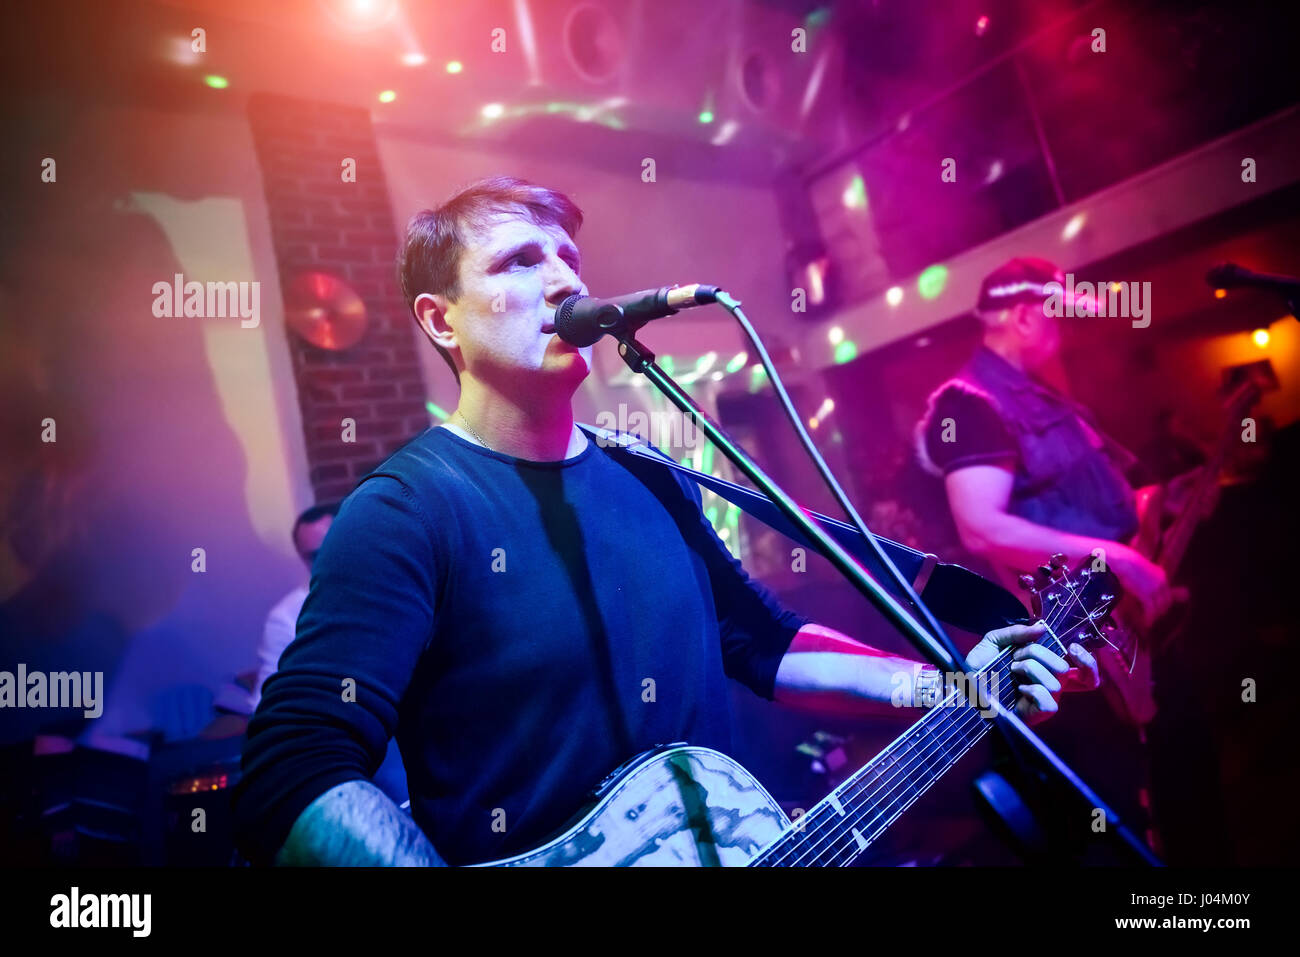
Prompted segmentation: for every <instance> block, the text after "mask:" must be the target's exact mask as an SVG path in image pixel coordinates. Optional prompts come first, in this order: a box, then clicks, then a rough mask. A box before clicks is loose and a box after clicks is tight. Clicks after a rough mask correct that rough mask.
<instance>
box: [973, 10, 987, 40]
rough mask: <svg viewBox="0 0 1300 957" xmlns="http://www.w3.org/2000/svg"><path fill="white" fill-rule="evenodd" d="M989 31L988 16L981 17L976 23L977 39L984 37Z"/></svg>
mask: <svg viewBox="0 0 1300 957" xmlns="http://www.w3.org/2000/svg"><path fill="white" fill-rule="evenodd" d="M988 29H989V18H988V16H987V15H984V16H981V17H980V18H979V19H978V20H976V21H975V35H976V36H977V37H982V36H984V34H985V33H987V32H988Z"/></svg>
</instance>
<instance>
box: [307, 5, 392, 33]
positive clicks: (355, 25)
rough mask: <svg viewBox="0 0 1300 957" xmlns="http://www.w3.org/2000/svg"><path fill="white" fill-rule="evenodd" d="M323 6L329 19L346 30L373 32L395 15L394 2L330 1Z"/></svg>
mask: <svg viewBox="0 0 1300 957" xmlns="http://www.w3.org/2000/svg"><path fill="white" fill-rule="evenodd" d="M324 6H325V10H326V12H327V13H328V14H329V16H330V18H331V19H333V20H334V22H335V23H337V24H338V25H339V26H341V27H343V28H345V29H348V30H360V31H368V30H375V29H377V28H379V27H382V26H383V25H384V24H386V23H388V22H389V21H390V20H391V19H393V17H394V15H396V13H397V3H396V0H330V2H329V3H327V4H325V5H324Z"/></svg>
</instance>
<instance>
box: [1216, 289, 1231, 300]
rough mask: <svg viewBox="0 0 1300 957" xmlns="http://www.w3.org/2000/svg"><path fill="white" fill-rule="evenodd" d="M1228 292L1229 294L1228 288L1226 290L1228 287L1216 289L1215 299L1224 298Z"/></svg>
mask: <svg viewBox="0 0 1300 957" xmlns="http://www.w3.org/2000/svg"><path fill="white" fill-rule="evenodd" d="M1227 294H1228V290H1226V289H1216V290H1214V298H1215V299H1222V298H1223V297H1224V296H1226V295H1227Z"/></svg>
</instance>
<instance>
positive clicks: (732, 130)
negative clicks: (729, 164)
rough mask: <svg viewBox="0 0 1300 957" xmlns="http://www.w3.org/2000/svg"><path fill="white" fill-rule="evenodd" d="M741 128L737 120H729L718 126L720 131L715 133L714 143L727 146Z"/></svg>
mask: <svg viewBox="0 0 1300 957" xmlns="http://www.w3.org/2000/svg"><path fill="white" fill-rule="evenodd" d="M739 129H740V124H739V123H737V122H736V121H735V120H727V121H726V122H724V123H723V124H722V126H720V127H719V128H718V132H717V133H715V134H714V135H713V140H712V142H713V145H714V146H726V145H727V144H728V143H730V142H731V138H732V137H733V136H735V135H736V133H737V131H738V130H739Z"/></svg>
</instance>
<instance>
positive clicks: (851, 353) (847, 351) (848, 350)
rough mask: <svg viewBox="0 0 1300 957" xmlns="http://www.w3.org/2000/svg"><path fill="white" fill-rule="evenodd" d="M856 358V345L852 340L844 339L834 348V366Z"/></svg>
mask: <svg viewBox="0 0 1300 957" xmlns="http://www.w3.org/2000/svg"><path fill="white" fill-rule="evenodd" d="M857 357H858V344H857V343H856V342H854V341H853V340H852V339H845V340H844V341H843V342H841V343H840V344H839V345H838V346H836V347H835V364H836V365H843V364H844V363H846V362H852V361H853V360H854V359H856V358H857Z"/></svg>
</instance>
